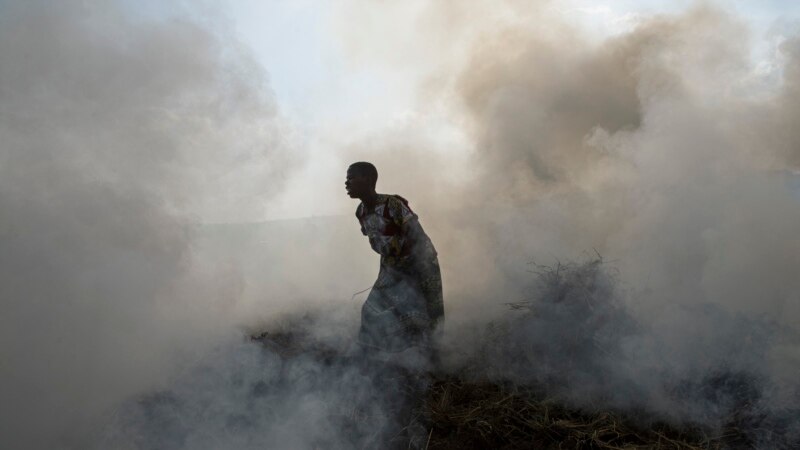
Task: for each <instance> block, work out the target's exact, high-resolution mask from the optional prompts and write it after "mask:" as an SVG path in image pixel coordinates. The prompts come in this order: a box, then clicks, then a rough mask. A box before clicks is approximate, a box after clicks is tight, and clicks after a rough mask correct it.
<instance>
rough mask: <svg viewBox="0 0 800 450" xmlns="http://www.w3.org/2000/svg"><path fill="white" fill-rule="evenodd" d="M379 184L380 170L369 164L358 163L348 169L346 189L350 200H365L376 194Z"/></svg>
mask: <svg viewBox="0 0 800 450" xmlns="http://www.w3.org/2000/svg"><path fill="white" fill-rule="evenodd" d="M377 182H378V170H377V169H376V168H375V166H373V165H372V164H370V163H368V162H363V161H361V162H357V163H353V164H351V165H350V167H349V168H348V169H347V180H346V181H345V182H344V187H345V189H346V190H347V195H349V196H350V198H364V197H365V196H367V195H369V194H373V193H375V184H376V183H377Z"/></svg>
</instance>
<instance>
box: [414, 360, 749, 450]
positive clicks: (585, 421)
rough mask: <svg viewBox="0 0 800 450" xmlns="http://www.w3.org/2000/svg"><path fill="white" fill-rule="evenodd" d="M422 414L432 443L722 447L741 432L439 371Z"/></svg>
mask: <svg viewBox="0 0 800 450" xmlns="http://www.w3.org/2000/svg"><path fill="white" fill-rule="evenodd" d="M421 414H422V415H423V416H424V417H425V418H426V419H427V421H428V424H429V427H430V437H429V440H428V442H427V443H426V445H427V447H428V448H429V449H467V448H476V449H477V448H492V449H573V448H574V449H676V450H677V449H686V450H689V449H719V448H731V447H734V448H735V447H736V446H737V441H738V434H737V433H736V431H735V430H729V431H728V432H727V433H725V435H723V436H714V437H709V436H705V435H703V434H702V433H701V432H700V431H698V430H692V429H688V430H678V429H675V428H672V427H669V426H667V425H665V424H659V423H656V424H651V425H650V426H648V427H643V426H637V425H634V424H633V422H632V421H631V420H629V419H625V418H622V417H620V416H618V415H614V414H612V413H609V412H603V411H597V412H593V413H587V412H580V411H576V410H572V409H569V408H566V407H564V406H563V405H560V404H558V403H556V402H554V401H552V400H547V399H545V398H543V397H542V396H541V394H540V393H537V392H535V390H533V389H531V388H526V387H521V386H515V385H502V384H498V383H490V382H467V381H464V380H461V379H459V378H458V377H453V376H450V377H438V378H435V381H434V382H433V383H432V385H431V387H430V389H429V392H428V396H427V398H426V399H425V403H424V405H423V407H422V411H421Z"/></svg>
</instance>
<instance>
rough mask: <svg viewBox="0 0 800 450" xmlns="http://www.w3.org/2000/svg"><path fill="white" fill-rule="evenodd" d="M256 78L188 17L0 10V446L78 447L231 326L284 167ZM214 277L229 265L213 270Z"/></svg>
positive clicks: (98, 9)
mask: <svg viewBox="0 0 800 450" xmlns="http://www.w3.org/2000/svg"><path fill="white" fill-rule="evenodd" d="M284 134H285V133H284V131H283V130H282V125H280V121H279V119H278V118H277V117H276V106H275V104H274V101H273V99H272V96H271V93H270V91H269V89H268V88H267V85H266V80H265V74H264V73H263V71H262V69H261V68H259V67H258V66H257V65H256V64H255V63H254V62H253V61H252V60H251V59H250V57H249V56H248V54H247V53H246V52H245V51H243V50H242V49H241V48H240V46H239V45H238V44H236V43H235V42H233V41H231V40H230V39H229V38H227V37H225V34H224V33H221V32H218V30H215V29H213V28H209V27H208V26H201V25H199V24H198V23H195V22H192V21H190V20H184V19H163V20H145V19H143V18H137V17H131V16H130V13H129V12H128V13H126V12H125V11H123V9H121V7H120V5H118V4H115V3H110V4H109V3H105V2H97V3H95V2H56V3H53V2H3V3H0V217H1V218H0V242H1V243H2V244H1V245H2V252H0V254H2V256H0V258H1V259H0V267H1V268H2V270H0V272H2V279H1V280H0V285H2V288H0V292H2V293H1V294H0V299H1V301H2V314H0V322H1V323H2V324H1V325H0V330H2V331H0V336H2V339H0V341H2V343H0V351H1V354H2V361H3V363H2V365H3V369H2V380H0V399H2V400H0V403H2V404H3V407H2V413H0V424H2V425H0V446H2V447H4V448H53V447H59V448H62V447H71V446H74V447H76V448H85V446H86V442H85V439H86V437H87V435H88V434H89V432H90V431H91V429H92V428H93V427H97V419H98V417H99V415H100V414H102V413H103V412H106V411H107V410H108V408H109V407H110V406H112V405H114V404H116V402H118V401H120V400H121V399H122V398H125V397H126V396H128V395H130V394H133V393H135V392H139V391H141V390H142V389H145V388H147V387H149V386H152V385H153V384H154V383H158V382H161V381H162V380H163V379H164V377H165V376H166V374H168V373H169V372H170V371H169V370H168V368H170V367H172V366H173V365H174V361H173V358H176V357H177V356H179V355H180V354H181V352H179V350H181V351H183V350H187V349H193V350H197V349H199V348H202V347H204V346H205V344H204V343H205V342H208V341H211V340H213V339H212V336H218V335H219V334H221V333H225V332H227V331H226V326H227V325H226V324H227V323H229V322H230V315H231V310H232V309H233V307H234V306H235V301H236V298H237V296H238V295H239V290H240V282H239V279H238V278H239V275H237V273H236V270H235V269H233V268H231V269H225V268H224V267H222V268H221V267H219V265H218V264H215V263H213V262H211V261H201V260H199V259H198V258H197V257H195V256H194V255H193V252H192V248H191V246H192V244H191V243H192V239H193V237H192V223H193V222H197V221H218V220H221V219H223V218H224V219H227V220H237V219H238V220H241V219H242V218H243V217H253V216H258V213H257V212H256V213H255V214H253V212H252V211H245V212H242V211H241V208H242V204H245V205H248V206H249V207H250V208H252V209H257V208H258V203H255V204H254V202H253V199H254V198H258V199H260V201H262V202H263V201H264V200H265V199H266V198H268V197H269V196H270V195H271V194H273V193H275V192H276V191H277V190H278V189H280V186H281V179H280V178H281V177H280V176H278V174H279V171H283V170H285V169H286V167H287V165H288V164H289V163H290V161H291V160H292V158H291V155H290V154H289V152H288V151H287V146H288V144H287V142H286V138H285V137H284ZM221 269H225V270H221Z"/></svg>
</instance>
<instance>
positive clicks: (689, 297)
mask: <svg viewBox="0 0 800 450" xmlns="http://www.w3.org/2000/svg"><path fill="white" fill-rule="evenodd" d="M509 4H510V7H509V5H505V7H506V8H507V9H506V11H513V10H514V8H515V7H518V6H519V5H518V4H517V2H509ZM478 9H480V8H478ZM497 9H498V10H499V9H503V8H497ZM531 9H532V10H535V11H536V12H537V13H539V15H534V16H533V17H526V16H524V15H519V14H510V15H507V16H505V19H504V16H503V14H502V13H500V12H497V11H494V12H493V13H488V14H485V15H480V14H478V15H471V14H469V12H470V11H472V12H474V10H473V9H472V5H470V6H469V7H467V6H462V5H456V4H449V5H448V7H447V8H439V7H430V8H423V7H419V5H417V6H416V7H414V8H412V11H413V13H412V14H411V16H412V17H413V19H411V20H409V23H410V22H413V23H417V24H441V23H444V22H447V20H445V17H455V18H458V17H463V16H470V17H472V18H473V19H474V20H473V21H472V22H469V24H468V25H466V24H462V25H463V27H462V28H458V27H457V28H458V32H456V33H454V34H455V35H457V36H459V40H458V43H456V42H451V41H448V40H447V39H446V37H445V36H446V35H447V34H448V33H449V32H451V31H452V30H451V29H450V28H447V27H441V28H439V27H430V28H424V27H423V28H422V29H423V31H422V32H420V33H419V36H420V37H419V39H418V40H413V41H412V42H411V43H405V44H404V45H405V47H404V48H403V50H408V51H414V50H419V53H420V56H421V59H422V60H423V61H431V60H434V61H436V58H431V57H430V56H429V55H428V54H427V52H428V51H430V50H429V49H427V48H425V50H420V48H422V47H423V44H420V43H427V42H447V43H448V44H449V47H448V48H447V53H446V54H442V55H441V60H439V61H436V62H435V63H430V65H431V67H432V68H431V71H432V73H433V75H432V76H431V78H433V79H434V80H435V85H436V86H438V87H439V90H434V91H430V90H427V91H426V94H428V95H427V97H426V99H427V100H432V101H430V102H429V103H426V102H425V100H426V99H423V100H421V103H422V105H423V106H421V107H419V109H420V110H421V111H430V110H431V109H434V108H435V107H436V106H437V104H440V103H441V102H444V103H445V104H446V105H448V108H449V109H448V114H450V117H451V119H452V120H453V122H455V123H458V124H460V126H461V127H462V130H463V131H464V132H465V134H466V135H467V136H468V139H467V141H468V142H469V144H467V151H471V152H472V154H473V157H472V159H471V160H470V162H471V165H470V169H471V170H470V171H469V172H468V173H467V175H468V176H469V179H470V182H469V183H468V184H467V185H466V186H465V187H463V188H461V189H456V190H455V192H452V191H451V192H446V194H447V195H442V192H438V193H436V194H434V196H433V197H434V198H437V201H436V202H431V203H430V204H425V201H426V200H425V199H426V198H431V196H429V195H427V192H424V189H426V188H430V187H436V186H441V183H440V182H439V179H440V178H441V176H442V175H441V174H442V173H446V172H448V170H449V169H450V168H449V167H448V165H447V162H446V158H441V159H439V158H437V157H433V158H428V160H427V161H428V162H429V163H431V167H430V170H428V171H422V172H414V173H413V175H411V176H412V177H413V178H414V181H413V182H412V183H409V185H410V186H409V189H410V190H412V191H414V190H415V189H416V190H417V192H416V196H417V197H418V198H421V199H422V200H420V201H421V202H422V204H423V207H422V209H423V210H427V214H423V215H422V217H423V218H424V219H427V220H428V223H432V225H431V227H430V229H432V230H433V235H434V236H435V237H436V236H439V237H440V238H439V239H438V240H437V239H434V241H435V242H436V243H437V245H438V246H439V249H440V252H441V253H442V256H441V259H442V262H443V267H444V272H445V273H444V280H445V289H446V295H445V297H446V298H447V305H448V310H447V311H448V314H449V317H450V319H449V323H448V325H449V328H448V333H450V336H451V337H453V342H454V343H456V344H458V345H456V346H455V347H454V349H453V351H455V352H463V351H467V352H469V350H465V349H464V346H463V343H464V342H465V340H464V339H463V338H462V334H463V333H462V332H461V331H460V329H459V325H458V324H459V322H458V320H459V319H460V318H461V317H463V316H470V315H472V316H476V317H479V318H482V319H479V320H485V318H486V317H487V314H488V315H489V316H491V315H492V314H490V312H492V311H496V310H497V309H498V308H497V307H498V304H499V303H501V302H503V301H508V300H514V299H526V298H527V299H530V298H531V296H533V298H534V299H539V300H540V301H544V303H543V304H542V305H540V307H541V308H542V309H543V310H544V311H545V312H544V313H543V317H544V318H550V319H553V323H552V324H548V323H547V322H546V320H545V321H544V322H543V321H542V320H544V319H542V320H532V321H530V322H529V323H528V326H530V328H525V327H524V326H523V328H522V330H521V331H519V332H518V334H517V335H516V336H517V337H518V338H519V339H520V340H521V341H523V343H522V344H520V346H519V347H515V349H516V351H518V353H514V354H512V355H511V356H509V357H508V358H506V359H503V358H497V359H492V358H490V360H491V361H493V362H494V363H495V364H496V365H497V367H494V368H493V373H495V374H496V375H497V376H500V377H503V376H507V377H512V378H513V377H517V378H521V379H528V380H541V379H542V378H541V377H542V376H543V372H542V371H546V370H548V369H547V367H543V366H542V364H541V361H537V359H536V357H534V356H532V355H538V356H543V357H544V358H545V359H547V358H556V357H557V354H558V352H557V351H555V350H553V349H558V348H561V345H560V343H563V342H569V341H570V339H572V336H573V334H574V333H581V332H582V331H585V330H582V329H581V327H582V326H583V325H584V324H583V322H582V321H581V318H580V317H579V316H574V317H572V316H569V315H568V314H564V313H562V312H559V313H557V314H556V313H554V314H555V315H548V314H547V313H546V311H547V308H548V305H547V303H546V301H547V296H544V297H541V295H539V294H531V289H533V286H536V285H537V282H536V280H535V277H534V276H532V275H531V274H530V273H528V272H527V271H526V269H527V268H528V266H526V264H525V263H526V262H528V261H530V260H535V261H536V262H539V263H542V262H553V263H555V262H556V260H557V259H562V260H564V259H566V260H570V259H575V258H582V257H581V256H580V255H582V254H584V252H587V251H588V252H590V253H593V252H594V251H595V250H596V251H598V252H599V253H600V254H601V255H603V256H604V257H605V258H606V260H612V261H613V267H614V269H615V270H618V271H619V274H620V275H619V282H620V283H621V289H620V290H619V291H615V293H614V294H613V296H614V299H613V303H614V304H616V302H617V301H619V302H621V304H622V305H624V308H625V309H626V310H627V313H626V314H631V318H632V320H634V321H635V322H636V323H638V324H639V325H638V327H639V328H637V331H636V333H634V334H632V335H631V336H628V337H625V338H624V339H623V338H620V339H623V341H624V343H620V344H619V345H621V347H620V350H619V352H616V351H615V350H613V349H610V350H611V353H609V355H608V357H607V358H606V359H603V358H600V359H601V360H602V364H599V365H596V364H595V363H597V360H596V358H598V357H597V355H594V354H592V355H591V356H587V359H586V361H585V363H586V365H584V366H581V367H579V368H578V369H576V374H580V373H581V371H582V370H585V374H591V373H592V370H590V369H591V368H592V367H594V368H596V369H598V370H597V372H596V374H597V375H598V378H597V379H595V383H592V382H591V380H592V378H591V377H588V378H582V377H577V378H578V379H580V380H581V381H582V382H584V381H587V380H588V382H587V383H583V384H580V383H578V384H568V385H567V386H562V387H561V388H562V389H565V390H566V391H567V392H566V394H565V395H567V397H573V396H576V397H579V396H580V394H576V393H587V392H593V393H594V395H586V396H584V397H583V399H584V402H585V404H586V403H590V402H591V401H592V399H596V398H605V399H606V400H605V401H606V405H607V406H608V405H610V404H617V405H618V406H619V405H623V407H624V408H630V407H632V406H636V407H641V406H642V405H638V404H637V405H633V403H636V402H634V400H637V399H641V398H643V394H641V392H644V393H646V394H647V395H644V397H646V398H648V399H649V400H648V401H649V404H647V405H645V407H646V408H649V409H651V410H656V411H658V412H659V413H661V414H665V415H666V416H669V417H673V418H679V419H683V420H690V419H691V420H697V421H699V422H704V423H705V422H706V421H709V422H713V420H719V418H720V417H722V416H723V415H724V414H723V413H722V412H721V411H722V410H721V409H719V405H711V404H710V403H712V402H708V403H703V402H699V403H692V404H691V406H686V405H679V404H676V403H674V400H667V398H668V397H669V395H668V393H667V392H666V391H667V390H668V389H672V388H667V386H673V388H674V386H675V385H676V384H680V381H679V380H694V381H695V382H697V383H701V384H702V382H701V381H699V380H703V379H707V378H708V377H712V378H713V376H712V375H713V373H717V372H721V373H728V372H729V371H733V372H736V371H741V372H742V373H746V374H748V376H750V375H752V376H753V377H755V378H754V379H757V380H759V383H761V384H759V389H763V390H764V391H765V392H766V391H770V392H772V393H773V394H774V395H773V396H771V397H769V400H764V403H765V405H762V406H763V407H764V408H766V409H770V410H773V411H783V410H782V408H784V407H786V406H790V405H791V404H792V402H794V401H795V400H796V398H797V397H796V395H797V391H798V389H797V388H798V386H797V384H796V382H794V381H791V379H792V377H793V375H792V374H793V373H797V371H798V370H799V369H800V360H798V358H797V355H796V350H792V349H793V348H794V349H796V346H797V340H796V335H795V333H796V331H793V330H796V329H797V327H798V324H800V308H798V306H797V305H798V302H797V300H798V295H800V282H798V279H797V277H796V276H795V273H796V270H797V268H798V267H800V256H799V255H800V251H798V250H800V248H798V243H800V241H798V238H797V233H796V230H795V225H794V224H796V223H799V222H798V220H800V209H799V208H798V198H797V197H798V196H797V193H796V192H794V191H793V190H792V180H793V179H796V175H794V174H793V173H794V171H796V170H797V167H796V158H795V157H794V156H795V153H796V152H795V149H796V147H797V145H796V143H797V138H796V136H795V134H796V130H795V128H796V127H795V126H793V125H791V123H793V121H796V117H797V115H796V104H797V100H796V95H797V92H796V91H797V88H796V84H797V61H798V54H797V51H796V47H797V44H796V38H789V39H787V40H786V41H785V42H784V43H783V44H782V45H781V46H780V48H779V49H778V51H779V55H780V58H781V59H782V60H781V61H780V63H781V64H783V66H782V67H783V73H782V76H779V77H774V78H773V77H772V76H771V74H770V75H769V76H763V75H760V74H759V73H758V71H757V70H756V64H755V63H754V62H753V61H752V54H751V51H752V48H753V42H752V37H751V33H750V30H749V29H748V27H747V25H746V23H745V22H743V19H741V18H739V17H736V16H735V15H733V14H730V13H728V12H726V11H723V10H720V9H717V8H712V7H707V6H701V7H696V8H693V9H690V10H688V11H686V12H684V13H682V14H679V15H674V16H655V17H643V18H641V19H640V20H639V22H638V23H637V24H636V26H634V27H633V28H632V29H631V30H630V31H627V32H624V33H621V34H618V35H615V36H612V37H609V38H607V39H605V40H603V41H601V42H599V43H598V42H593V41H591V40H589V39H588V38H587V37H586V36H585V35H584V34H583V33H582V31H581V30H579V29H576V28H574V27H571V26H569V25H567V24H566V23H567V22H568V20H566V21H565V20H564V18H563V17H561V18H559V17H556V15H555V14H553V12H552V10H548V9H547V8H546V7H542V6H541V5H539V6H538V7H537V6H535V5H534V6H531ZM476 16H477V17H476ZM547 19H552V20H553V21H552V22H549V23H546V22H548V21H547ZM456 22H457V20H456ZM451 25H452V23H451ZM443 29H444V30H446V31H447V32H443V31H442V30H443ZM459 44H460V45H459ZM353 45H354V47H355V48H356V50H357V52H356V57H361V56H360V55H362V54H363V53H364V50H363V49H362V48H361V47H362V46H368V45H370V44H365V43H364V42H363V41H361V42H360V43H355V44H353ZM390 45H396V43H394V42H391V41H390ZM433 48H436V45H434V46H433ZM376 53H380V52H378V51H376ZM399 53H400V54H401V56H398V57H397V58H396V60H392V57H388V58H387V57H384V61H382V62H381V63H382V64H388V65H390V66H391V65H392V64H399V63H401V62H402V61H405V60H407V59H408V58H409V55H408V53H403V52H399ZM386 59H388V61H386ZM398 60H399V61H400V62H398ZM765 79H772V80H778V81H775V82H771V83H770V82H769V81H765ZM426 86H427V87H428V88H429V87H430V85H426ZM432 92H433V93H432ZM420 116H421V118H420V120H426V119H427V118H428V116H425V115H422V114H421V115H420ZM406 126H407V127H408V128H410V129H413V128H414V125H406ZM368 142H370V143H371V144H372V147H373V148H377V147H379V146H378V145H376V144H375V139H372V140H370V141H368ZM401 147H402V146H401V145H399V144H398V142H397V140H396V139H393V138H390V139H387V141H386V148H387V149H392V150H394V151H395V153H394V154H391V153H385V154H384V153H380V152H379V151H378V152H376V155H375V157H374V158H373V159H376V160H378V161H385V165H387V166H388V167H395V165H396V164H394V161H396V160H399V159H402V158H403V157H405V156H408V155H409V154H411V155H415V154H416V153H417V152H419V150H418V149H419V147H420V145H419V142H418V141H417V140H414V139H409V140H408V145H407V148H408V149H411V150H410V152H409V151H406V152H404V153H399V152H397V151H396V150H397V149H398V148H401ZM428 150H430V151H433V152H436V151H437V149H436V148H435V147H433V146H430V145H429V147H428ZM437 156H438V155H437ZM398 164H399V165H402V163H398ZM409 195H410V197H411V199H412V201H413V199H414V194H409ZM442 198H446V199H447V200H445V201H438V200H439V199H442ZM465 286H466V287H465ZM537 295H539V296H538V297H537ZM610 295H611V294H609V296H610ZM606 300H607V301H611V300H608V299H606ZM533 309H534V311H536V307H535V306H534V307H533ZM596 314H599V313H596ZM570 317H571V318H572V319H574V321H571V320H570ZM625 317H628V316H627V315H625ZM454 319H455V321H454ZM612 322H613V321H612ZM454 324H456V326H453V325H454ZM607 327H610V329H612V330H614V329H616V328H618V327H622V324H620V323H616V324H614V323H612V324H610V325H607ZM573 328H574V329H573ZM473 329H474V328H469V330H473ZM607 329H608V328H604V329H597V330H594V329H592V330H591V332H593V331H597V332H599V333H600V334H602V333H603V332H605V331H607ZM464 333H466V332H464ZM478 340H480V339H478ZM525 342H526V343H527V345H526V344H525ZM752 342H758V343H759V344H758V345H755V346H753V345H751V343H752ZM503 343H505V344H508V343H509V342H508V341H503ZM476 345H479V344H476ZM479 346H480V345H479ZM537 347H540V348H550V351H549V352H546V353H545V355H539V354H537V353H535V352H534V351H533V350H531V349H532V348H534V349H535V348H537ZM524 349H528V351H531V352H532V353H531V354H530V355H527V356H528V357H525V353H524V352H525V350H524ZM497 351H500V350H497ZM519 352H521V353H519ZM510 353H513V351H510ZM521 361H523V362H521ZM526 364H527V365H526ZM506 365H507V366H506ZM545 366H546V365H545ZM559 367H562V366H559ZM621 367H624V369H620V368H621ZM562 368H563V367H562ZM600 368H602V370H600ZM622 372H624V373H622ZM600 374H602V376H603V377H607V378H605V379H601V377H600V376H599V375H600ZM562 375H563V374H562ZM621 386H637V388H641V389H642V391H641V392H638V393H631V392H630V391H628V390H626V389H622V388H620V387H621ZM674 389H677V388H674ZM678 391H680V389H678ZM682 392H684V395H685V396H691V394H687V393H686V392H688V391H682ZM776 392H780V394H775V393H776ZM670 395H671V394H670ZM648 396H650V397H648ZM770 402H772V403H770ZM579 403H580V402H579ZM594 406H596V405H594ZM723 409H724V408H723ZM780 414H784V415H785V414H792V413H785V412H784V413H779V415H780ZM715 415H716V417H715ZM790 428H792V429H793V430H794V431H792V432H793V433H796V430H797V428H798V427H797V424H796V423H795V424H794V425H792V426H791V427H790Z"/></svg>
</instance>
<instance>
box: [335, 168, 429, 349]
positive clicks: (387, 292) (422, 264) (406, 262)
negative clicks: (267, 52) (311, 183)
mask: <svg viewBox="0 0 800 450" xmlns="http://www.w3.org/2000/svg"><path fill="white" fill-rule="evenodd" d="M377 181H378V171H377V170H376V169H375V166H373V165H372V164H370V163H368V162H357V163H355V164H352V165H351V166H350V167H349V168H348V169H347V180H346V181H345V189H346V190H347V195H349V196H350V198H357V199H359V200H361V204H359V205H358V208H357V209H356V218H357V219H358V221H359V223H360V225H361V233H362V234H364V235H365V236H367V237H368V238H369V243H370V245H371V246H372V249H373V250H375V251H376V252H377V253H378V254H380V255H381V263H380V271H379V273H378V279H377V280H376V281H375V285H374V286H373V287H372V290H371V291H370V293H369V296H368V297H367V301H366V302H365V303H364V306H363V307H362V309H361V329H360V331H359V338H358V339H359V343H360V344H361V345H363V346H365V347H367V348H370V349H375V350H380V351H388V352H399V351H403V350H406V349H408V348H411V347H414V346H419V347H421V348H422V349H424V350H425V349H432V342H431V339H432V338H433V336H434V333H435V332H436V328H437V326H438V325H440V324H441V322H442V321H443V319H444V304H443V302H442V277H441V273H440V270H439V261H438V259H437V254H436V249H434V247H433V243H431V240H430V238H428V236H427V235H426V234H425V231H424V230H423V229H422V226H421V225H420V223H419V221H418V220H417V215H416V214H415V213H414V212H413V211H412V210H411V208H409V206H408V202H407V201H406V200H405V199H404V198H403V197H400V196H399V195H387V194H378V193H377V192H376V191H375V185H376V183H377ZM431 356H433V355H431Z"/></svg>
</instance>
